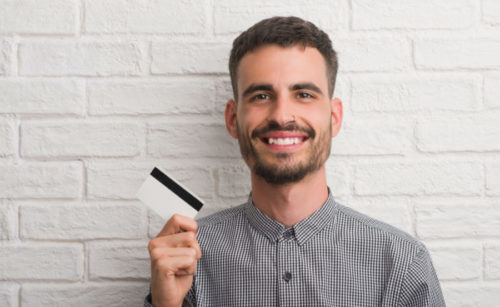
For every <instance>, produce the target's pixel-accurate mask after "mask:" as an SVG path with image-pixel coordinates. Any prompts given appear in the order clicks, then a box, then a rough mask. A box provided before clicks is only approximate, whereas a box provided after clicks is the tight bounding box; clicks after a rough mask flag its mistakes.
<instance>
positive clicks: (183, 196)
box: [136, 167, 203, 221]
mask: <svg viewBox="0 0 500 307" xmlns="http://www.w3.org/2000/svg"><path fill="white" fill-rule="evenodd" d="M136 196H137V198H138V199H139V200H141V201H142V202H143V203H144V204H145V205H147V206H148V207H149V208H151V209H152V210H153V211H154V212H156V213H157V214H158V215H159V216H161V217H162V218H163V219H164V220H166V221H167V220H169V219H170V218H171V217H172V215H174V214H176V213H178V214H180V215H184V216H189V217H191V218H194V217H195V216H196V214H197V213H198V211H200V209H201V207H202V206H203V203H202V202H201V200H200V199H199V198H198V197H196V196H195V195H194V194H193V193H191V192H190V191H189V190H188V189H187V188H185V187H183V186H182V185H181V184H180V183H178V182H176V181H175V180H174V179H172V178H170V177H169V176H167V174H165V172H163V171H161V170H160V169H159V168H157V167H155V168H154V169H153V170H152V171H151V174H150V175H149V176H148V178H146V181H144V183H143V184H142V186H141V187H140V188H139V191H138V192H137V195H136Z"/></svg>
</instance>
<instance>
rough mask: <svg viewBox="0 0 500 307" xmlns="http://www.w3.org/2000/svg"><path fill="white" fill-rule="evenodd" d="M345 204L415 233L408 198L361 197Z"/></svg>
mask: <svg viewBox="0 0 500 307" xmlns="http://www.w3.org/2000/svg"><path fill="white" fill-rule="evenodd" d="M343 205H345V206H347V207H350V208H352V209H354V210H356V211H359V212H361V213H363V214H366V215H368V216H370V217H372V218H374V219H377V220H379V221H382V222H384V223H387V224H389V225H391V226H393V227H396V228H398V229H401V230H403V231H405V232H407V233H410V234H413V223H412V218H411V215H410V209H409V205H408V200H394V199H372V198H370V199H365V198H361V199H351V200H349V201H348V202H347V203H343Z"/></svg>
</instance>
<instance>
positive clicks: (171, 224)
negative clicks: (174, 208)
mask: <svg viewBox="0 0 500 307" xmlns="http://www.w3.org/2000/svg"><path fill="white" fill-rule="evenodd" d="M197 229H198V223H196V221H195V220H194V219H193V218H190V217H187V216H183V215H180V214H174V215H173V216H172V217H171V218H170V219H169V220H168V221H167V223H166V224H165V226H164V227H163V229H162V230H161V231H160V233H159V234H158V235H157V237H161V236H166V235H170V234H174V233H178V232H181V231H193V232H196V230H197Z"/></svg>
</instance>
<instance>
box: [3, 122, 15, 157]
mask: <svg viewBox="0 0 500 307" xmlns="http://www.w3.org/2000/svg"><path fill="white" fill-rule="evenodd" d="M16 128H17V127H16V125H15V123H14V121H12V120H1V119H0V157H5V156H11V155H13V154H14V153H15V152H16V148H17V140H16V134H17V133H16V132H15V130H17V129H16Z"/></svg>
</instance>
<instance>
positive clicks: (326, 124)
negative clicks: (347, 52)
mask: <svg viewBox="0 0 500 307" xmlns="http://www.w3.org/2000/svg"><path fill="white" fill-rule="evenodd" d="M229 69H230V74H231V80H232V87H233V91H234V100H232V99H231V100H229V101H228V102H227V105H226V111H225V119H226V127H227V130H228V132H229V134H230V135H231V136H232V137H234V138H237V139H238V142H239V145H240V150H241V153H242V156H243V159H244V160H245V162H246V164H247V165H248V167H249V168H250V171H251V183H252V192H251V194H250V197H249V198H248V202H247V203H245V204H243V205H241V206H238V207H234V208H230V209H227V210H224V211H222V212H219V213H216V214H215V215H212V216H209V217H206V218H203V219H201V220H200V221H199V222H198V224H197V223H196V222H195V221H194V220H193V219H190V218H187V217H183V216H179V215H176V216H174V217H172V218H171V219H170V220H169V221H168V222H167V223H166V225H165V227H164V228H163V230H162V231H161V232H160V234H158V236H157V237H156V238H154V239H152V240H151V241H150V244H149V252H150V255H151V268H152V287H151V295H149V296H148V297H147V300H146V302H145V306H151V305H150V302H152V304H153V305H154V306H156V307H160V306H181V305H182V306H444V305H445V304H444V300H443V297H442V294H441V289H440V285H439V282H438V279H437V276H436V273H435V271H434V268H433V266H432V263H431V260H430V256H429V254H428V252H427V250H426V249H425V247H424V246H423V245H422V244H421V243H419V242H418V241H416V240H415V239H413V238H411V237H410V236H409V235H406V234H405V233H403V232H401V231H399V230H397V229H394V228H392V227H390V226H388V225H386V224H383V223H381V222H378V221H376V220H373V219H371V218H368V217H366V216H364V215H362V214H360V213H357V212H355V211H353V210H351V209H348V208H347V207H344V206H342V205H340V204H338V203H336V202H335V201H334V200H333V196H332V194H331V191H330V190H329V188H328V187H327V183H326V172H325V162H326V160H327V158H328V156H329V154H330V144H331V139H332V138H333V137H335V136H336V135H337V133H338V132H339V130H340V127H341V122H342V103H341V101H340V100H339V99H337V98H335V99H332V96H333V91H334V85H335V77H336V72H337V57H336V54H335V51H334V50H333V49H332V45H331V41H330V39H329V38H328V36H327V35H326V34H325V33H324V32H323V31H321V30H319V29H318V28H316V26H314V25H313V24H311V23H309V22H306V21H304V20H301V19H299V18H296V17H274V18H270V19H266V20H263V21H261V22H259V23H257V24H256V25H254V26H252V27H251V28H250V29H248V30H247V31H246V32H244V33H242V34H241V35H240V36H239V37H238V38H236V40H235V41H234V43H233V49H232V51H231V56H230V60H229Z"/></svg>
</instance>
